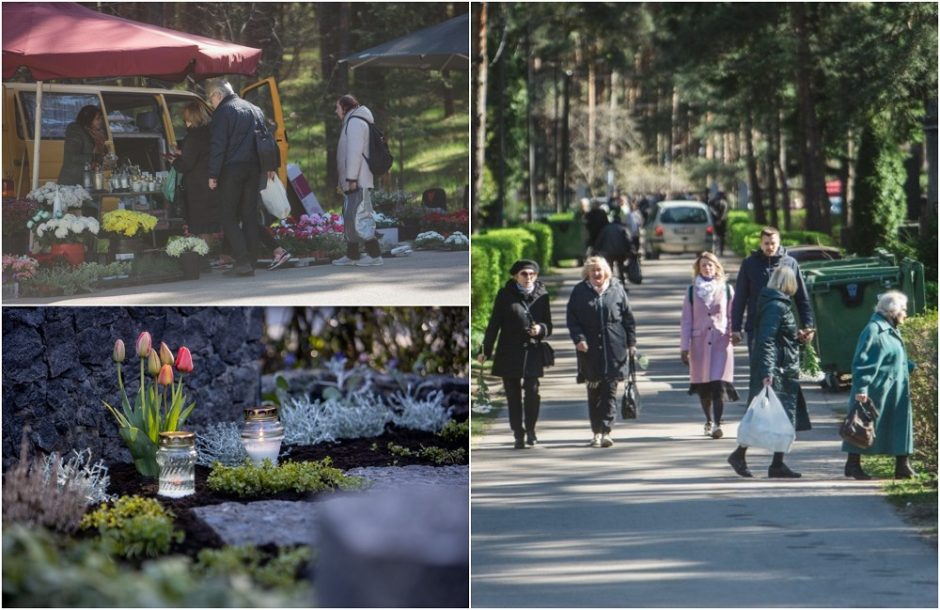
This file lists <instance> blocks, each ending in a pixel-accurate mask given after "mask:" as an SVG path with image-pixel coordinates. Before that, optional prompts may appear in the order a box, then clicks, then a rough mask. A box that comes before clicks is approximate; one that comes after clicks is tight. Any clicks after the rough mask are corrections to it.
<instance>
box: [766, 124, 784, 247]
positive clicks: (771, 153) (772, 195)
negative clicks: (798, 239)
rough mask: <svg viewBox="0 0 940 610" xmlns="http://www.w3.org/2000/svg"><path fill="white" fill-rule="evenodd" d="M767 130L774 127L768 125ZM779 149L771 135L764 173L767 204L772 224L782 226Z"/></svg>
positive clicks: (770, 130) (769, 131)
mask: <svg viewBox="0 0 940 610" xmlns="http://www.w3.org/2000/svg"><path fill="white" fill-rule="evenodd" d="M767 132H768V133H771V132H772V127H770V126H768V127H767ZM776 156H777V151H776V150H775V149H774V139H773V137H772V136H771V137H770V138H768V142H767V153H766V155H765V156H764V159H763V164H762V165H763V168H764V175H765V176H766V177H767V205H768V207H769V208H770V224H771V225H772V226H774V227H778V228H779V227H780V218H779V215H778V213H777V210H778V208H777V177H776V172H775V171H774V165H775V160H776Z"/></svg>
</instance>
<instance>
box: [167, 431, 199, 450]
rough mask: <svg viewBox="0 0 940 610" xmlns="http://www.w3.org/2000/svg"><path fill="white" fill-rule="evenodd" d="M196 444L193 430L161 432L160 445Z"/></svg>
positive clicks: (190, 445)
mask: <svg viewBox="0 0 940 610" xmlns="http://www.w3.org/2000/svg"><path fill="white" fill-rule="evenodd" d="M195 444H196V434H195V433H194V432H161V433H160V446H161V447H193V446H195Z"/></svg>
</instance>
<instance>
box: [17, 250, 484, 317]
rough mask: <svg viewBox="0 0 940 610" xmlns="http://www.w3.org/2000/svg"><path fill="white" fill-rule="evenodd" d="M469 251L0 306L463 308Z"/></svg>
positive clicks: (205, 277)
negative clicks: (383, 262)
mask: <svg viewBox="0 0 940 610" xmlns="http://www.w3.org/2000/svg"><path fill="white" fill-rule="evenodd" d="M469 269H470V256H469V253H468V252H438V251H416V252H414V253H413V254H411V255H410V256H407V257H401V258H389V257H386V258H385V264H384V265H382V266H380V267H336V266H334V265H315V266H310V267H296V268H283V269H276V270H274V271H267V270H264V269H258V270H256V271H255V275H254V276H252V277H244V278H238V277H227V276H224V275H223V274H222V272H220V271H212V272H209V273H203V274H202V275H201V276H200V278H199V280H196V281H179V282H170V283H165V284H149V285H146V286H134V287H127V288H120V289H112V290H103V291H99V292H94V293H92V294H85V295H75V296H70V297H51V298H28V299H13V300H10V301H5V302H4V305H39V304H44V305H49V304H54V305H150V306H152V305H211V306H220V305H310V306H316V305H332V306H342V305H373V306H420V305H431V304H433V305H440V306H459V307H466V306H468V305H469V303H470V281H469Z"/></svg>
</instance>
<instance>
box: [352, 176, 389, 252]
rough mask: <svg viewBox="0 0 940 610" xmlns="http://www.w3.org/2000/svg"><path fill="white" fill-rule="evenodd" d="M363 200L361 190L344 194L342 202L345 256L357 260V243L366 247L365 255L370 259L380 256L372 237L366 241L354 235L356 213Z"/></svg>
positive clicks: (378, 248)
mask: <svg viewBox="0 0 940 610" xmlns="http://www.w3.org/2000/svg"><path fill="white" fill-rule="evenodd" d="M364 198H365V191H363V190H362V189H361V188H360V189H356V190H355V191H352V192H350V193H346V197H345V198H344V200H343V232H344V234H345V237H346V256H347V257H349V258H351V259H353V260H357V259H358V258H359V242H360V241H362V242H363V244H364V245H365V247H366V254H368V255H369V256H371V257H372V258H378V257H380V256H382V248H381V246H379V240H378V239H376V238H375V237H373V238H372V239H370V240H368V241H366V240H363V239H362V238H361V237H359V234H358V233H356V212H357V211H358V210H359V206H360V205H362V201H363V199H364Z"/></svg>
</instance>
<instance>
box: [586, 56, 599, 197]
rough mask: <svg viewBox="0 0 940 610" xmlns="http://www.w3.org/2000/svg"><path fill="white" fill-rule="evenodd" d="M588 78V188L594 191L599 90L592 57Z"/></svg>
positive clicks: (589, 63) (589, 62)
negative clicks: (596, 85) (595, 85)
mask: <svg viewBox="0 0 940 610" xmlns="http://www.w3.org/2000/svg"><path fill="white" fill-rule="evenodd" d="M587 78H588V87H587V94H588V134H587V136H588V189H590V190H591V192H593V191H594V178H595V176H594V163H595V161H596V157H595V155H594V153H595V150H596V146H597V141H596V140H597V138H596V137H595V133H594V121H595V119H596V116H595V115H596V112H595V111H596V105H597V100H596V99H595V94H596V93H597V90H596V89H595V87H594V79H595V78H596V74H595V72H594V62H593V61H591V60H590V59H589V61H588V77H587Z"/></svg>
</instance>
